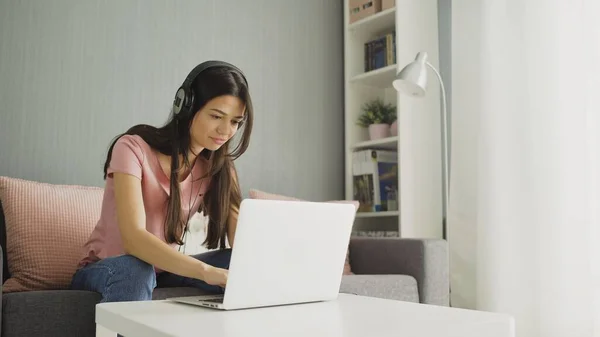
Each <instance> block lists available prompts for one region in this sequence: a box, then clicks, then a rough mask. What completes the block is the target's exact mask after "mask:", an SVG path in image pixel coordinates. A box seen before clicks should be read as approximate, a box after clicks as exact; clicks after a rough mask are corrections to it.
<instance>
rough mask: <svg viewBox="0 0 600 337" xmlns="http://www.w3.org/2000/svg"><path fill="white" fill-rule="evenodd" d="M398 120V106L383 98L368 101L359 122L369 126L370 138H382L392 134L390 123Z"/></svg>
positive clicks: (360, 124)
mask: <svg viewBox="0 0 600 337" xmlns="http://www.w3.org/2000/svg"><path fill="white" fill-rule="evenodd" d="M395 120H396V106H394V105H392V104H389V103H388V104H386V103H384V102H383V100H382V99H381V98H376V99H374V100H371V101H368V102H366V103H365V104H364V105H363V106H362V113H361V115H360V116H359V118H358V121H357V124H358V125H359V126H361V127H363V128H369V138H370V139H371V140H373V139H381V138H386V137H389V136H390V124H392V123H393V122H394V121H395Z"/></svg>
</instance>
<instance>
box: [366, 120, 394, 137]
mask: <svg viewBox="0 0 600 337" xmlns="http://www.w3.org/2000/svg"><path fill="white" fill-rule="evenodd" d="M389 136H390V126H389V125H388V124H371V125H369V138H370V139H371V140H375V139H381V138H386V137H389Z"/></svg>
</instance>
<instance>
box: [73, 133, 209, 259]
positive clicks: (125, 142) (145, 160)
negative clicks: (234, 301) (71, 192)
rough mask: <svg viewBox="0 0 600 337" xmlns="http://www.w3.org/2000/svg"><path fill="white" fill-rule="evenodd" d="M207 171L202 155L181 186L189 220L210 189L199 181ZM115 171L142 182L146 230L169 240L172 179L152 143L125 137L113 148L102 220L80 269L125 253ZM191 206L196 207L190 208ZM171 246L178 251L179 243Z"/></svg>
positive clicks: (182, 200) (206, 180) (90, 239)
mask: <svg viewBox="0 0 600 337" xmlns="http://www.w3.org/2000/svg"><path fill="white" fill-rule="evenodd" d="M207 169H208V161H207V160H206V159H205V158H202V157H200V156H198V159H197V160H196V162H195V164H194V166H193V168H192V173H191V174H189V175H188V176H187V177H186V178H185V180H184V181H182V182H181V183H180V191H181V192H180V195H181V206H182V211H183V216H184V217H185V219H187V218H188V215H189V210H190V209H192V210H197V209H198V206H199V205H200V203H201V202H202V198H203V195H204V193H205V192H206V190H207V189H208V185H209V184H208V183H209V179H207V178H204V179H202V180H200V179H199V178H200V177H202V175H204V174H205V172H206V170H207ZM113 172H123V173H128V174H131V175H133V176H136V177H138V178H140V179H141V185H142V197H143V200H144V209H145V211H146V230H147V231H148V232H150V233H152V234H154V235H155V236H156V237H158V238H159V239H161V240H162V241H165V236H164V225H165V223H164V222H165V218H166V214H167V203H168V201H167V197H168V195H169V192H170V188H169V177H168V176H167V175H166V174H165V173H164V171H163V170H162V168H161V166H160V163H159V161H158V157H157V154H156V152H155V151H154V150H153V149H152V148H151V147H150V146H149V145H148V143H146V142H145V141H144V140H143V139H142V138H141V137H140V136H137V135H124V136H122V137H121V138H119V140H117V142H116V143H115V146H114V147H113V152H112V156H111V160H110V163H109V167H108V169H107V173H108V175H107V177H106V183H105V189H104V197H103V201H102V211H101V214H100V219H99V220H98V223H97V224H96V227H95V228H94V230H93V231H92V234H91V235H90V237H89V239H88V241H87V242H86V243H85V245H84V252H83V257H82V259H81V261H80V263H79V267H82V266H84V265H86V264H87V263H90V262H95V261H98V260H100V259H103V258H106V257H111V256H118V255H122V254H124V250H123V243H122V240H121V234H120V232H119V227H118V225H117V211H116V204H115V195H114V182H113V178H112V175H111V173H113ZM190 194H191V195H190ZM194 200H195V201H194ZM190 204H193V205H192V206H191V207H190ZM171 246H172V247H173V248H176V247H177V244H171Z"/></svg>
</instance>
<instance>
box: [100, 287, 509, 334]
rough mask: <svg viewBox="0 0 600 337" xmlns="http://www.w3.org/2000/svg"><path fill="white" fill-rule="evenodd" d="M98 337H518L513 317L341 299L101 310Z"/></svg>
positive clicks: (104, 306)
mask: <svg viewBox="0 0 600 337" xmlns="http://www.w3.org/2000/svg"><path fill="white" fill-rule="evenodd" d="M96 325H97V333H96V336H97V337H108V336H110V337H114V336H115V335H116V333H119V334H122V335H124V336H125V337H173V336H177V337H183V336H194V337H197V336H211V337H238V336H244V337H246V336H260V337H266V336H277V337H282V336H286V337H296V336H307V337H308V336H310V337H321V336H322V337H338V336H356V337H359V336H360V337H363V336H374V337H380V336H394V337H399V336H403V337H412V336H420V337H450V336H452V337H484V336H485V337H514V336H515V332H514V331H515V330H514V329H515V327H514V326H515V323H514V320H513V318H512V317H510V316H507V315H503V314H496V313H488V312H481V311H473V310H465V309H457V308H449V307H439V306H433V305H425V304H418V303H409V302H401V301H394V300H385V299H379V298H373V297H363V296H356V295H350V294H340V295H339V298H338V299H337V300H335V301H330V302H320V303H309V304H297V305H289V306H278V307H268V308H258V309H244V310H235V311H220V310H215V309H209V308H201V307H195V306H190V305H186V304H179V303H173V302H170V301H147V302H115V303H101V304H98V305H97V306H96Z"/></svg>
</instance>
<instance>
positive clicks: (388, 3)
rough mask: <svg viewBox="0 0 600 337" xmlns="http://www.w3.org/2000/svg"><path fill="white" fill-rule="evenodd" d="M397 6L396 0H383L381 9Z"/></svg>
mask: <svg viewBox="0 0 600 337" xmlns="http://www.w3.org/2000/svg"><path fill="white" fill-rule="evenodd" d="M394 7H396V0H381V10H382V11H384V10H386V9H390V8H394Z"/></svg>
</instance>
